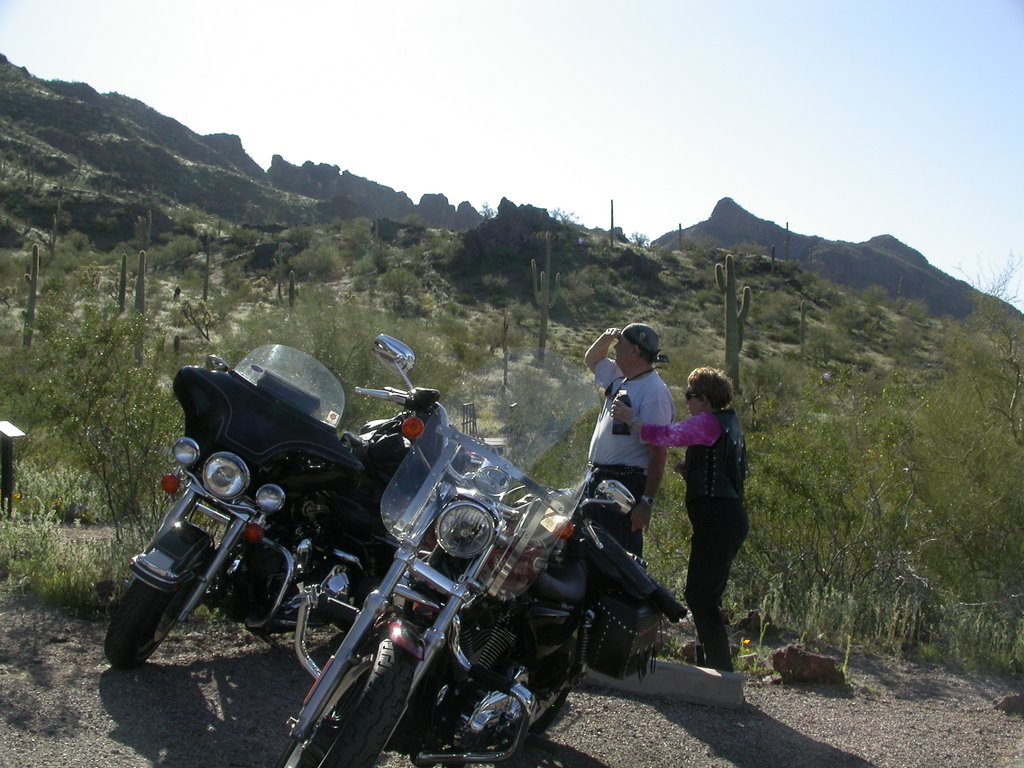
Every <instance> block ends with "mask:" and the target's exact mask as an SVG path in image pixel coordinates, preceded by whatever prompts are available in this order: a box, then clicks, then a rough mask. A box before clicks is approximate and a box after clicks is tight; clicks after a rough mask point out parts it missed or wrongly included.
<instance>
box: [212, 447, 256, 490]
mask: <svg viewBox="0 0 1024 768" xmlns="http://www.w3.org/2000/svg"><path fill="white" fill-rule="evenodd" d="M248 485H249V468H248V467H246V466H245V462H244V461H242V460H241V459H240V458H238V457H237V456H235V454H233V453H215V454H213V455H212V456H211V457H210V458H208V459H207V460H206V463H205V464H204V465H203V486H204V487H205V488H206V490H208V491H209V492H210V493H212V494H213V495H214V496H217V497H218V498H221V499H234V498H236V497H238V496H240V495H241V494H242V491H244V490H245V489H246V487H247V486H248Z"/></svg>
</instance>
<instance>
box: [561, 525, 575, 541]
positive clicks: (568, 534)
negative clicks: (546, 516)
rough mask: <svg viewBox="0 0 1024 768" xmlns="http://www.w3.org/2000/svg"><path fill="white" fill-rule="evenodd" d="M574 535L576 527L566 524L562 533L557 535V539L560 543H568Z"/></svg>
mask: <svg viewBox="0 0 1024 768" xmlns="http://www.w3.org/2000/svg"><path fill="white" fill-rule="evenodd" d="M574 533H576V526H575V525H573V524H572V523H566V524H565V527H564V528H562V532H561V533H559V534H558V538H559V539H561V540H562V541H568V540H569V539H571V538H572V535H573V534H574Z"/></svg>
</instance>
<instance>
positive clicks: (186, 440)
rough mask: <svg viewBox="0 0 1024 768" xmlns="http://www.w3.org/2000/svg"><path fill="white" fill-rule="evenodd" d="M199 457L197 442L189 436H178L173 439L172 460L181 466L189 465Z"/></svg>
mask: <svg viewBox="0 0 1024 768" xmlns="http://www.w3.org/2000/svg"><path fill="white" fill-rule="evenodd" d="M198 459H199V443H197V442H196V441H195V440H193V439H192V438H191V437H179V438H178V439H177V440H175V441H174V460H175V461H176V462H178V463H179V464H181V466H183V467H191V466H192V465H193V464H195V463H196V461H197V460H198Z"/></svg>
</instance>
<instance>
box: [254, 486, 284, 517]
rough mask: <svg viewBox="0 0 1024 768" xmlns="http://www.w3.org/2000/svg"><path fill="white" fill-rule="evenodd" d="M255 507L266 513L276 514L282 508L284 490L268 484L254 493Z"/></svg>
mask: <svg viewBox="0 0 1024 768" xmlns="http://www.w3.org/2000/svg"><path fill="white" fill-rule="evenodd" d="M256 506H257V507H258V508H259V509H260V510H261V511H262V512H266V513H268V514H269V513H271V512H277V510H279V509H280V508H281V507H283V506H284V489H283V488H281V486H279V485H274V484H273V483H268V484H267V485H264V486H261V487H260V489H259V490H258V491H256Z"/></svg>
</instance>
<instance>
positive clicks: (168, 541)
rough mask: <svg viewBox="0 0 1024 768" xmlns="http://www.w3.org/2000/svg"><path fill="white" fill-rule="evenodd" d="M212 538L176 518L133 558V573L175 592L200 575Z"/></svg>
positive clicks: (142, 579) (209, 551) (162, 588)
mask: <svg viewBox="0 0 1024 768" xmlns="http://www.w3.org/2000/svg"><path fill="white" fill-rule="evenodd" d="M213 549H214V546H213V539H212V538H210V535H209V534H208V533H206V531H204V530H203V529H201V528H199V527H197V526H195V525H192V524H191V523H188V522H184V521H179V522H178V523H176V524H174V525H173V526H171V527H170V528H168V529H166V530H164V531H162V532H161V533H160V534H159V535H158V536H157V537H156V539H155V540H154V541H153V543H152V544H151V545H150V546H149V549H147V550H146V551H145V552H143V553H142V554H140V555H136V556H135V557H133V558H132V561H131V565H130V566H129V567H130V568H131V572H132V575H133V576H135V577H136V578H137V579H139V580H140V581H142V582H145V583H146V584H148V585H150V586H151V587H154V588H155V589H159V590H161V591H163V592H177V591H178V590H179V589H181V588H182V587H184V586H186V585H188V584H190V583H191V582H192V581H194V580H195V579H196V578H197V576H200V575H202V573H201V570H202V566H203V565H204V564H205V563H206V562H207V560H208V559H209V554H210V553H211V552H213Z"/></svg>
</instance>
